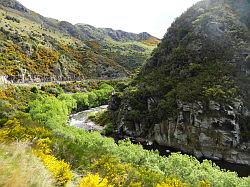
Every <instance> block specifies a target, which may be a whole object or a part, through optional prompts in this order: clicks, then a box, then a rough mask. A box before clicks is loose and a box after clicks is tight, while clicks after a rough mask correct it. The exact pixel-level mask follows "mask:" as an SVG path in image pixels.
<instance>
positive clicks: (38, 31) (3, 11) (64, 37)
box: [0, 0, 159, 81]
mask: <svg viewBox="0 0 250 187" xmlns="http://www.w3.org/2000/svg"><path fill="white" fill-rule="evenodd" d="M87 28H91V29H87ZM158 41H159V40H158V39H156V38H154V37H152V36H150V35H149V34H146V33H142V34H138V35H137V34H133V33H127V32H124V31H114V30H112V29H97V28H94V27H91V26H87V25H82V24H78V25H75V26H74V25H72V24H70V23H68V22H65V21H62V22H60V21H58V20H54V19H50V18H45V17H43V16H41V15H39V14H37V13H35V12H32V11H30V10H28V9H26V8H25V7H23V6H22V5H21V4H20V3H18V2H16V1H14V0H11V1H10V0H4V1H1V2H0V51H1V54H0V61H1V64H0V72H1V74H3V75H8V76H9V80H13V81H18V80H19V81H21V80H22V75H25V79H26V80H27V81H29V80H37V81H39V80H41V81H45V80H48V79H51V78H50V77H52V79H53V80H75V79H81V78H98V77H99V78H112V77H113V78H114V77H124V76H129V75H130V74H131V73H133V72H134V71H135V69H136V68H138V67H140V66H141V65H142V64H143V63H144V62H145V60H146V59H147V58H148V57H149V55H150V53H151V51H152V49H153V48H154V47H155V45H156V44H157V43H158Z"/></svg>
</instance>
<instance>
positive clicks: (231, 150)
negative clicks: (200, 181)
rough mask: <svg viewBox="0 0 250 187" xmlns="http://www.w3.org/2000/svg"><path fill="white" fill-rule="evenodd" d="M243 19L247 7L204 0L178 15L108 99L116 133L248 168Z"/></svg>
mask: <svg viewBox="0 0 250 187" xmlns="http://www.w3.org/2000/svg"><path fill="white" fill-rule="evenodd" d="M249 15H250V2H249V1H246V0H243V1H242V0H237V1H232V0H205V1H201V2H199V3H197V4H196V5H194V6H193V7H192V8H190V9H189V10H187V11H186V12H185V13H184V14H183V15H182V16H180V17H179V18H178V19H177V20H176V21H175V22H174V23H173V24H172V26H171V27H170V28H169V30H168V32H167V33H166V35H165V37H164V39H163V40H162V42H161V43H160V45H159V47H158V48H157V49H156V50H155V51H154V54H153V57H152V58H151V59H150V60H149V61H148V62H147V63H146V65H145V66H144V67H143V68H142V71H141V72H140V73H139V75H138V76H137V78H136V79H135V80H134V82H133V83H132V85H131V86H130V88H128V89H127V90H125V93H124V96H122V97H121V98H119V97H118V96H116V97H114V98H113V99H114V103H113V104H112V105H111V110H113V115H114V117H115V120H116V124H117V128H118V129H119V132H123V133H125V134H128V135H131V136H136V137H138V136H139V137H143V138H146V139H150V140H153V141H156V142H158V143H159V144H162V145H167V146H173V147H176V148H178V149H180V150H183V151H185V152H189V153H192V154H194V155H196V156H198V157H202V156H205V157H208V158H214V159H218V158H219V159H222V158H223V159H225V160H228V161H230V162H237V163H242V164H248V165H250V146H249V143H248V142H249V137H250V136H249V132H250V121H249V112H248V111H249V109H250V108H249V106H250V105H249V99H250V95H249V87H250V82H249V78H250V77H249V56H250V30H249V28H250V27H249V19H250V16H249ZM235 155H237V156H235Z"/></svg>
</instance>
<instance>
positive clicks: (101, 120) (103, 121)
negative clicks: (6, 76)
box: [88, 110, 114, 135]
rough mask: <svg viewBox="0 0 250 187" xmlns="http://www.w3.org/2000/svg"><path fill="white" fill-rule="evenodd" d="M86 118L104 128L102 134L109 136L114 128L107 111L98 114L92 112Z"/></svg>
mask: <svg viewBox="0 0 250 187" xmlns="http://www.w3.org/2000/svg"><path fill="white" fill-rule="evenodd" d="M88 118H89V119H90V120H91V121H93V122H95V123H96V124H98V125H101V126H104V127H105V129H104V132H103V133H104V134H106V135H107V134H111V133H112V131H113V128H114V125H113V120H112V119H111V116H110V113H109V111H108V110H104V111H100V112H97V113H96V112H92V113H89V114H88Z"/></svg>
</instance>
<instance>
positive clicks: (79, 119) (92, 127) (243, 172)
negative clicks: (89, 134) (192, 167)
mask: <svg viewBox="0 0 250 187" xmlns="http://www.w3.org/2000/svg"><path fill="white" fill-rule="evenodd" d="M107 107H108V105H103V106H99V107H95V108H91V109H89V110H84V111H82V112H79V113H76V114H72V115H70V121H69V125H70V126H75V127H78V128H82V129H84V130H87V131H100V132H101V131H102V130H103V129H104V127H102V126H99V125H96V124H95V123H93V122H92V121H90V120H89V119H88V114H89V113H91V112H99V111H102V110H106V109H107ZM134 143H138V142H134ZM143 147H144V148H145V149H147V150H158V151H159V153H160V155H166V156H168V155H170V154H171V152H179V151H178V150H176V149H174V148H171V147H165V146H160V145H157V144H152V145H146V144H145V145H143ZM204 159H205V158H204ZM199 160H200V161H202V160H203V159H199ZM213 162H214V163H216V164H217V165H218V166H220V168H221V169H226V170H230V171H235V172H237V173H238V175H239V176H240V177H248V176H250V167H249V166H246V165H240V164H233V163H229V162H226V161H223V160H213Z"/></svg>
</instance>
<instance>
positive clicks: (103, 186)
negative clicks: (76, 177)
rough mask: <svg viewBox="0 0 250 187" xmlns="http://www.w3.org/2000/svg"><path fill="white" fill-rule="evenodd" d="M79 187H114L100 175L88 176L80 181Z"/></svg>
mask: <svg viewBox="0 0 250 187" xmlns="http://www.w3.org/2000/svg"><path fill="white" fill-rule="evenodd" d="M79 187H112V185H109V184H108V180H107V179H106V178H104V179H103V178H101V177H100V176H99V174H95V175H93V174H88V175H87V176H85V177H83V178H82V180H81V181H80V185H79Z"/></svg>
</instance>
